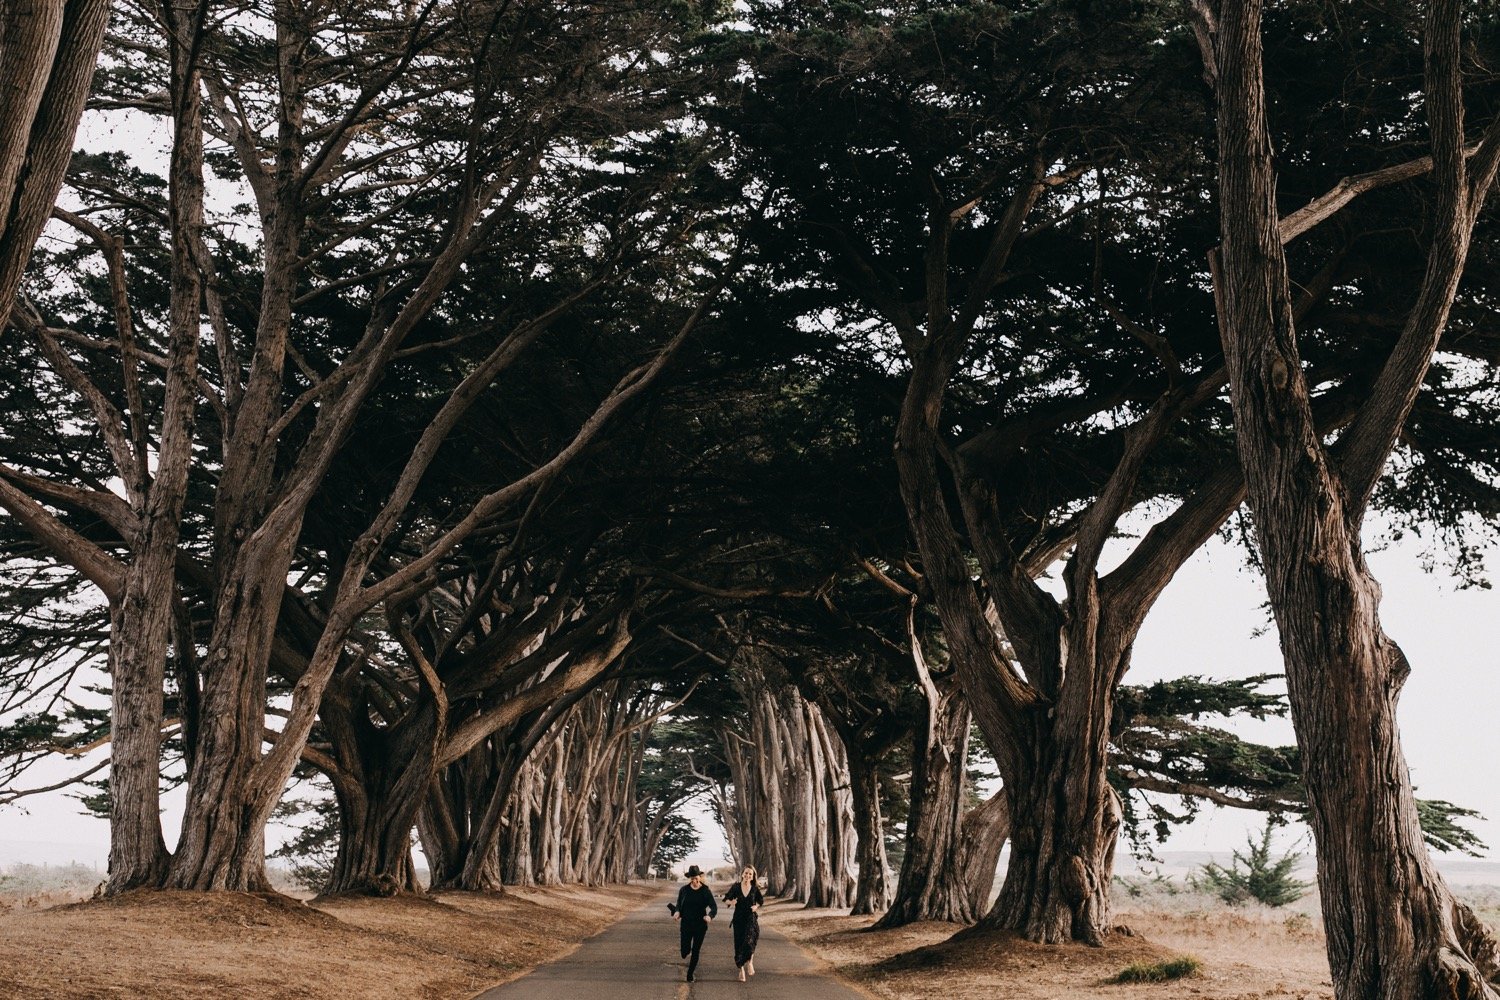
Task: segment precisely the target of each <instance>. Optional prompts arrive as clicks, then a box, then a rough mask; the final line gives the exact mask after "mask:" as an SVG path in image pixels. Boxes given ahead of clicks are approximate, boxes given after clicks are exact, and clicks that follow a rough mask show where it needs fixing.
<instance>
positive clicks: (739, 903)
mask: <svg viewBox="0 0 1500 1000" xmlns="http://www.w3.org/2000/svg"><path fill="white" fill-rule="evenodd" d="M765 901H766V897H765V894H764V893H762V892H761V891H760V886H759V885H758V884H757V883H756V881H755V869H754V868H752V867H751V866H750V865H746V866H745V870H744V871H742V872H740V880H739V881H738V882H736V883H735V884H734V885H732V886H730V887H729V891H728V892H726V893H724V902H726V903H728V904H729V905H730V906H732V907H734V916H732V917H730V919H729V929H730V930H732V931H734V964H735V965H737V966H738V967H739V970H740V982H742V983H743V982H744V981H745V976H746V975H747V974H748V975H752V976H753V975H755V961H754V958H755V945H756V944H757V943H758V942H759V941H760V917H759V916H757V914H758V912H759V911H760V907H761V904H762V903H764V902H765Z"/></svg>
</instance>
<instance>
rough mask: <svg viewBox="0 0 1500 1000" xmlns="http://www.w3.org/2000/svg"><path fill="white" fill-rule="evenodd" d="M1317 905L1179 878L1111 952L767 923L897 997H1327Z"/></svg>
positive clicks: (838, 920)
mask: <svg viewBox="0 0 1500 1000" xmlns="http://www.w3.org/2000/svg"><path fill="white" fill-rule="evenodd" d="M1459 895H1460V896H1462V897H1463V898H1465V899H1466V900H1467V901H1468V902H1469V903H1470V905H1473V906H1475V908H1476V910H1477V911H1478V912H1479V913H1480V914H1481V916H1483V917H1485V918H1486V919H1487V920H1488V921H1489V923H1490V924H1491V926H1492V927H1493V926H1495V925H1496V924H1497V920H1496V916H1497V915H1500V906H1497V903H1500V891H1497V890H1494V889H1492V888H1488V887H1465V888H1463V889H1461V890H1459ZM1317 906H1318V904H1317V899H1316V898H1315V897H1308V898H1307V899H1305V900H1301V901H1299V902H1298V903H1297V904H1295V905H1294V906H1292V907H1284V908H1281V909H1271V908H1269V907H1265V906H1259V905H1249V906H1239V907H1229V906H1226V905H1224V904H1223V903H1221V902H1219V901H1218V900H1217V899H1215V898H1214V897H1212V896H1209V895H1206V894H1202V893H1195V892H1191V891H1185V890H1184V889H1183V888H1182V887H1181V886H1176V887H1168V888H1166V889H1164V890H1162V891H1160V892H1155V891H1152V892H1145V893H1142V894H1139V895H1138V896H1137V897H1136V898H1130V897H1129V894H1127V893H1123V892H1122V893H1120V894H1119V897H1117V899H1116V907H1117V909H1116V914H1115V916H1116V920H1117V922H1118V923H1119V926H1120V928H1121V929H1122V932H1121V933H1116V934H1113V935H1111V936H1110V938H1109V940H1108V943H1107V944H1106V945H1105V946H1104V947H1102V948H1089V947H1086V946H1083V945H1061V946H1053V945H1037V944H1032V943H1031V942H1029V941H1025V940H1022V939H1020V938H1018V937H1016V936H1015V935H1012V934H1003V933H975V932H972V931H970V932H967V933H963V934H961V935H959V936H958V937H956V938H955V932H956V931H958V928H957V927H955V926H954V925H952V924H936V923H923V924H912V925H910V926H907V927H902V928H898V929H896V930H890V931H870V930H867V928H868V927H869V925H870V924H871V923H872V922H873V918H870V917H847V916H842V915H840V914H838V913H837V912H836V911H830V910H807V909H802V908H800V907H797V906H795V905H794V904H790V903H781V902H778V903H774V904H772V905H771V906H769V907H767V908H766V910H765V920H766V922H767V923H768V924H770V925H773V926H775V927H777V928H779V929H780V930H781V931H783V932H784V933H786V934H787V935H788V936H790V937H792V938H793V939H794V940H796V941H797V942H798V943H799V944H801V945H803V947H805V948H807V949H808V950H810V951H812V952H813V953H814V954H816V955H817V956H818V957H820V958H822V959H823V960H824V961H826V962H827V963H828V964H829V965H830V966H831V967H832V968H833V970H834V971H835V972H837V973H838V974H839V975H840V976H841V977H842V978H844V979H845V980H847V981H848V982H850V983H851V984H853V985H854V986H856V987H858V988H860V989H863V990H864V991H865V992H867V993H869V994H871V995H873V996H876V997H881V998H892V1000H896V998H899V1000H991V998H993V997H997V996H1002V997H1006V998H1007V1000H1060V998H1064V997H1066V998H1068V1000H1073V998H1101V1000H1103V998H1107V1000H1127V998H1130V997H1149V998H1150V1000H1252V998H1254V1000H1329V998H1332V996H1333V988H1332V986H1331V984H1330V981H1329V976H1328V957H1327V953H1326V952H1325V951H1324V940H1323V931H1322V926H1321V922H1320V921H1319V919H1318V916H1317V912H1318V911H1317ZM1184 956H1191V957H1192V958H1193V959H1195V960H1196V961H1197V963H1198V964H1197V966H1196V969H1195V970H1194V971H1192V972H1191V974H1189V975H1185V976H1183V977H1181V978H1175V979H1170V980H1166V981H1154V980H1153V981H1144V982H1121V981H1119V977H1120V976H1121V973H1122V972H1123V971H1124V970H1126V969H1128V968H1131V967H1136V968H1139V969H1166V968H1170V967H1172V966H1173V965H1174V963H1176V962H1179V961H1180V960H1181V959H1182V958H1183V957H1184ZM1142 978H1147V979H1149V978H1150V977H1142Z"/></svg>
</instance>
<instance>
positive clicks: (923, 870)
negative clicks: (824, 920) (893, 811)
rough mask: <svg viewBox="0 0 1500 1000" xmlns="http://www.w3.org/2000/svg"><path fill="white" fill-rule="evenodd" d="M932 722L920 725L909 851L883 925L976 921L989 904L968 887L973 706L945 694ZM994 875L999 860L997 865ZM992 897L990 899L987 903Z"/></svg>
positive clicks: (908, 829)
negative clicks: (965, 837) (964, 823)
mask: <svg viewBox="0 0 1500 1000" xmlns="http://www.w3.org/2000/svg"><path fill="white" fill-rule="evenodd" d="M929 718H930V723H929V724H928V725H923V726H921V727H919V728H918V730H917V735H916V738H915V740H914V741H913V742H914V746H913V748H912V750H913V753H912V772H911V804H910V807H909V809H908V812H907V816H906V853H905V855H904V856H903V857H902V859H901V875H900V878H899V879H898V880H897V883H896V895H895V898H894V899H892V900H891V905H890V909H888V910H887V911H886V913H885V916H884V917H882V918H881V919H880V920H879V922H877V923H876V924H875V926H876V927H878V928H888V927H900V926H902V925H903V924H909V923H912V922H914V921H918V920H951V921H955V922H957V923H966V924H968V923H973V922H974V921H976V920H978V919H979V915H980V914H981V913H983V912H984V911H983V909H976V908H974V907H973V906H972V905H971V898H970V894H969V893H968V891H967V890H966V886H967V884H968V881H969V876H968V873H967V871H966V869H965V867H964V859H963V853H962V842H961V836H960V834H961V826H960V820H961V816H962V814H963V800H964V786H965V783H966V780H967V774H966V771H965V767H966V764H967V760H968V750H969V725H970V720H971V716H970V715H969V707H968V705H967V704H966V703H965V702H964V700H963V699H962V698H961V697H958V695H957V693H956V692H948V693H947V694H946V696H942V697H940V698H939V704H938V705H937V706H936V707H935V708H934V710H933V711H932V712H931V714H930V716H929ZM990 871H991V875H993V873H994V866H993V865H992V866H991V869H990ZM988 902H989V900H988V899H986V900H985V903H986V904H987V903H988Z"/></svg>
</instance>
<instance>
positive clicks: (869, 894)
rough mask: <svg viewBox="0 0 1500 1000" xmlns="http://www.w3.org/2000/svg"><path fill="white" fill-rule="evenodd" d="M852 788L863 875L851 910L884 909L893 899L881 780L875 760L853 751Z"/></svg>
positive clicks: (860, 867)
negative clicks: (888, 873)
mask: <svg viewBox="0 0 1500 1000" xmlns="http://www.w3.org/2000/svg"><path fill="white" fill-rule="evenodd" d="M849 790H850V791H851V792H852V793H853V796H854V830H855V834H856V836H857V837H858V844H859V846H858V849H857V850H858V862H859V867H858V871H859V875H858V878H857V880H856V882H855V885H854V903H853V908H852V909H850V911H849V913H850V915H851V916H857V915H859V914H865V913H881V912H883V911H884V910H885V907H886V903H887V902H888V901H889V899H890V884H889V879H888V878H887V874H886V873H887V870H888V868H889V864H888V862H887V861H886V856H885V831H884V829H883V824H882V823H881V820H880V780H879V778H878V777H877V776H876V774H875V766H874V762H873V761H869V760H866V759H865V758H863V757H861V756H858V755H856V754H852V753H851V754H850V755H849Z"/></svg>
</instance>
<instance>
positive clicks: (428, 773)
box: [323, 692, 437, 896]
mask: <svg viewBox="0 0 1500 1000" xmlns="http://www.w3.org/2000/svg"><path fill="white" fill-rule="evenodd" d="M333 693H334V692H330V694H333ZM359 704H361V702H360V701H359V700H355V701H353V702H349V701H344V700H343V699H341V698H339V697H330V698H325V710H324V718H325V726H326V728H327V729H328V731H329V734H330V736H331V737H332V740H333V744H334V754H335V759H336V762H337V763H338V765H339V770H338V773H337V774H335V775H333V787H334V794H335V797H336V798H337V800H338V806H339V847H338V854H337V856H336V857H335V859H334V864H333V874H332V876H331V877H330V879H329V882H328V885H327V886H325V887H324V889H323V891H324V892H325V893H328V894H330V895H331V894H334V893H367V894H371V895H377V896H390V895H393V894H395V893H397V892H416V891H418V889H419V886H418V885H417V880H416V871H415V868H414V866H413V865H412V858H411V834H412V828H413V827H415V826H416V823H417V813H418V812H419V811H420V810H421V808H422V804H423V801H424V799H425V798H426V796H427V792H428V789H429V788H430V787H431V785H432V780H433V763H434V754H435V751H436V744H435V739H436V734H437V713H436V712H435V711H434V709H433V708H432V707H431V706H426V707H424V708H420V709H417V710H416V711H414V712H413V714H412V715H411V716H410V717H409V718H407V719H406V720H404V721H403V722H401V723H399V724H398V725H397V726H395V727H393V728H389V729H384V730H379V731H377V730H375V727H374V726H373V725H371V724H370V723H369V721H368V720H367V719H365V718H361V717H358V716H353V715H352V714H351V713H350V712H349V711H348V710H349V709H353V708H354V707H355V706H356V705H359Z"/></svg>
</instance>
